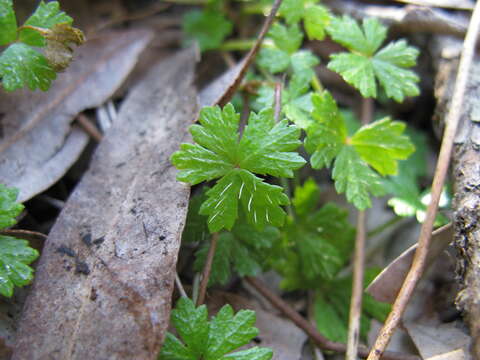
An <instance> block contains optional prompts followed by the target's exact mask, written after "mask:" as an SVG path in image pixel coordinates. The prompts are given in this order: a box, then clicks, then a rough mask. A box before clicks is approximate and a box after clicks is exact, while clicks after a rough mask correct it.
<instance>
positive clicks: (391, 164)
mask: <svg viewBox="0 0 480 360" xmlns="http://www.w3.org/2000/svg"><path fill="white" fill-rule="evenodd" d="M405 127H406V125H405V124H404V123H402V122H400V121H391V120H390V118H388V117H387V118H384V119H381V120H377V121H375V122H373V123H371V124H368V125H366V126H363V127H362V128H360V129H359V130H358V131H357V132H356V133H355V135H353V137H352V138H351V144H352V145H353V146H354V147H355V149H356V150H357V152H358V153H359V155H360V157H361V158H362V159H363V160H365V161H366V162H367V163H368V164H369V165H370V166H372V167H373V168H374V169H375V170H377V171H378V172H379V173H380V174H382V175H395V174H397V172H398V161H397V160H405V159H406V158H408V157H409V156H410V155H411V154H412V153H413V152H414V151H415V147H414V145H413V144H412V142H411V141H410V139H409V138H408V136H406V135H403V132H404V130H405Z"/></svg>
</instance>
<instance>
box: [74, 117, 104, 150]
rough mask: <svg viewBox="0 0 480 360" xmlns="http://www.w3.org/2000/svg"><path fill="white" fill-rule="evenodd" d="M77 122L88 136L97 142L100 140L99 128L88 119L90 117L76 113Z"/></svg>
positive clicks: (101, 136)
mask: <svg viewBox="0 0 480 360" xmlns="http://www.w3.org/2000/svg"><path fill="white" fill-rule="evenodd" d="M77 122H78V123H79V124H80V126H81V127H82V129H83V130H85V132H86V133H87V134H88V135H90V137H91V138H92V139H93V140H95V141H96V142H97V143H99V142H100V141H102V138H103V135H102V133H101V132H100V130H98V129H97V127H96V126H95V125H94V124H93V123H92V122H91V121H90V119H89V118H88V117H87V116H86V115H85V114H83V113H80V114H78V116H77Z"/></svg>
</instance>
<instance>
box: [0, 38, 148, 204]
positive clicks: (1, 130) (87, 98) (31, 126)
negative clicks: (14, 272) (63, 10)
mask: <svg viewBox="0 0 480 360" xmlns="http://www.w3.org/2000/svg"><path fill="white" fill-rule="evenodd" d="M151 38H152V33H151V32H149V31H144V30H142V31H140V30H138V31H125V32H117V33H111V34H108V35H104V36H102V37H99V38H96V39H92V40H91V41H88V42H87V43H86V44H85V45H84V46H81V47H80V48H78V50H77V51H76V57H75V61H73V62H72V64H71V65H70V66H69V68H68V69H67V71H65V72H64V73H61V74H60V75H59V77H58V79H57V80H56V81H55V82H54V84H53V86H52V88H51V89H50V90H49V91H48V92H45V93H44V92H40V91H37V92H33V93H32V92H30V91H27V90H22V91H18V92H14V93H5V92H3V91H0V183H3V184H6V185H7V186H13V187H16V188H18V189H20V194H19V198H18V200H19V201H20V202H24V201H26V200H28V199H30V198H31V197H33V196H34V195H36V194H38V193H40V192H42V191H44V190H45V189H47V188H48V187H50V186H51V185H52V184H53V183H55V182H56V181H57V180H58V179H59V178H61V177H62V176H63V174H64V173H65V172H66V171H67V169H68V168H69V167H70V166H71V165H72V164H73V163H74V162H75V160H76V159H77V158H78V156H79V155H80V153H81V152H82V150H83V148H84V147H85V145H86V144H87V141H88V137H87V135H85V134H84V133H82V132H81V131H80V130H79V129H76V128H75V127H73V128H72V127H71V122H72V120H73V119H74V117H75V116H76V115H77V114H78V113H79V112H81V111H83V110H85V109H87V108H92V107H97V106H99V105H101V104H102V103H103V102H105V100H106V99H108V98H109V97H110V96H111V95H112V94H113V93H114V92H115V90H116V89H117V88H118V87H119V86H120V84H121V83H122V82H123V80H124V79H125V77H126V76H127V75H128V74H129V72H130V71H131V69H132V68H133V66H134V65H135V63H136V60H137V57H138V55H139V54H140V52H141V51H142V50H143V49H144V48H145V46H146V45H147V44H148V42H149V40H150V39H151ZM67 42H68V41H67Z"/></svg>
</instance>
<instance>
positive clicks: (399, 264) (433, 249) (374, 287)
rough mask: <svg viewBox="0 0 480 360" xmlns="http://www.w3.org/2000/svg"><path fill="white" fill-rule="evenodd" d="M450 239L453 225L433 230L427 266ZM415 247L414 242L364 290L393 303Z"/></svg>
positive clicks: (451, 239)
mask: <svg viewBox="0 0 480 360" xmlns="http://www.w3.org/2000/svg"><path fill="white" fill-rule="evenodd" d="M452 241H453V227H452V226H451V225H450V224H449V225H445V226H444V227H442V228H440V229H438V230H436V231H434V232H433V235H432V244H431V246H430V249H429V251H428V255H427V260H426V263H427V266H428V265H430V264H431V263H432V262H433V261H434V260H435V259H436V258H437V257H438V255H439V254H440V253H441V252H442V251H443V250H444V249H445V248H446V247H447V246H448V244H449V243H451V242H452ZM416 249H417V245H416V244H415V245H413V246H411V247H409V248H408V249H407V250H405V251H404V252H403V253H402V254H401V255H400V256H399V257H397V258H396V259H395V260H394V261H392V262H391V263H390V264H389V265H388V266H387V267H386V268H385V269H383V271H382V272H381V273H380V274H378V275H377V277H376V278H375V279H374V280H373V281H372V282H371V283H370V285H369V286H368V287H367V289H366V292H367V293H369V294H370V295H372V296H373V297H374V298H375V299H376V300H378V301H382V302H388V303H393V302H394V301H395V298H396V297H397V294H398V292H399V291H400V288H401V287H402V284H403V281H404V280H405V277H406V276H407V273H408V271H409V269H410V266H411V265H412V261H413V257H414V255H415V251H416Z"/></svg>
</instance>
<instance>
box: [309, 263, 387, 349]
mask: <svg viewBox="0 0 480 360" xmlns="http://www.w3.org/2000/svg"><path fill="white" fill-rule="evenodd" d="M378 273H379V269H377V268H368V269H366V270H365V276H364V282H363V284H364V287H366V286H367V285H368V284H369V283H370V282H371V281H372V280H373V278H374V277H375V276H376V275H377V274H378ZM351 286H352V277H351V276H348V277H343V278H336V279H333V280H331V281H328V282H325V283H323V284H322V285H321V286H320V287H319V289H318V290H317V291H316V292H315V298H314V316H315V320H316V323H317V327H318V329H319V331H320V332H321V333H322V334H324V335H325V336H326V337H327V338H328V339H330V340H332V341H338V342H343V343H345V342H346V341H347V329H348V316H349V306H350V298H351V296H352V291H351ZM363 296H364V297H363V301H362V315H361V319H360V336H361V337H362V339H365V338H366V337H367V334H368V331H369V328H370V319H371V318H375V319H377V320H378V321H381V322H384V321H385V318H386V316H387V315H388V313H389V312H390V304H386V303H381V302H378V301H376V300H375V299H374V298H373V297H371V296H370V295H368V294H364V295H363Z"/></svg>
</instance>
